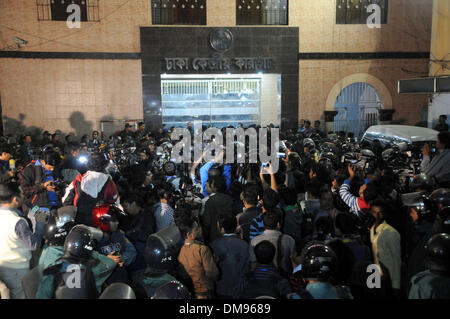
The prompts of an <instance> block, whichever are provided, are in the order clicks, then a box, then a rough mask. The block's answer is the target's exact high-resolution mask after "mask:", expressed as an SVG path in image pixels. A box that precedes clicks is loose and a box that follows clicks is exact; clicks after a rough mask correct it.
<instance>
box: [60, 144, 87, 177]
mask: <svg viewBox="0 0 450 319" xmlns="http://www.w3.org/2000/svg"><path fill="white" fill-rule="evenodd" d="M79 155H80V144H79V143H77V142H69V143H68V144H67V146H66V155H65V157H64V161H63V162H62V163H61V166H60V173H61V175H62V176H63V178H64V180H65V181H67V182H73V181H74V180H75V178H76V176H77V175H78V174H84V173H86V171H87V167H86V163H82V161H81V160H80V158H79ZM86 157H87V156H86ZM86 160H87V158H86Z"/></svg>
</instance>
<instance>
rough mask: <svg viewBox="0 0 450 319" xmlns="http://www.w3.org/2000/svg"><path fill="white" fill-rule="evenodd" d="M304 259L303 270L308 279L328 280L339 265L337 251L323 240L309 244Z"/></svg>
mask: <svg viewBox="0 0 450 319" xmlns="http://www.w3.org/2000/svg"><path fill="white" fill-rule="evenodd" d="M302 260H303V261H302V271H303V275H304V277H305V278H306V279H312V280H328V279H329V278H330V277H331V276H333V274H335V272H336V270H337V266H338V259H337V256H336V254H335V252H334V251H333V250H332V249H331V248H330V247H328V246H327V245H325V244H324V243H321V242H314V243H312V244H310V245H308V246H307V247H306V248H305V250H304V252H303V259H302Z"/></svg>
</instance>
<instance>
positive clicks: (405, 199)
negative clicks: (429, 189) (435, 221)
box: [401, 192, 433, 218]
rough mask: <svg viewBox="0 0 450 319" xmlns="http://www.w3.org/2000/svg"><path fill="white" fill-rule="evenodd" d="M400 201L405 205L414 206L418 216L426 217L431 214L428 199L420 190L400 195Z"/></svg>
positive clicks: (431, 209) (430, 205)
mask: <svg viewBox="0 0 450 319" xmlns="http://www.w3.org/2000/svg"><path fill="white" fill-rule="evenodd" d="M401 199H402V203H403V205H404V206H405V207H410V208H414V210H415V211H416V212H417V214H418V215H419V218H428V217H432V215H433V208H432V204H431V201H430V199H429V198H428V197H427V196H426V195H425V194H424V193H422V192H415V193H409V194H402V195H401Z"/></svg>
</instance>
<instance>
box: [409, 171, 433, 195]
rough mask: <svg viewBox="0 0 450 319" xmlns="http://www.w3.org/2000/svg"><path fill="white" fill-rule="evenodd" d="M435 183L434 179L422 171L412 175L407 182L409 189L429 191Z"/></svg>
mask: <svg viewBox="0 0 450 319" xmlns="http://www.w3.org/2000/svg"><path fill="white" fill-rule="evenodd" d="M435 185H436V184H435V182H434V180H433V179H432V178H431V177H430V176H428V175H426V174H423V173H422V174H419V175H416V176H414V177H413V179H412V180H411V181H410V183H409V189H410V190H411V191H417V190H423V191H426V192H431V191H432V190H433V188H434V187H435Z"/></svg>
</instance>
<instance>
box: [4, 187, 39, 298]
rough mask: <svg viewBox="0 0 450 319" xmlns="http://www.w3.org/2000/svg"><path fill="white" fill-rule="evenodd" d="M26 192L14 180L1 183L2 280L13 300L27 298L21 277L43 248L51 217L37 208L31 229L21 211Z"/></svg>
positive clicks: (28, 269)
mask: <svg viewBox="0 0 450 319" xmlns="http://www.w3.org/2000/svg"><path fill="white" fill-rule="evenodd" d="M23 201H24V197H23V193H22V192H21V190H20V189H19V187H18V185H17V184H15V183H5V184H0V205H1V206H0V281H3V282H4V283H5V284H6V286H7V287H8V289H9V290H10V293H11V299H24V298H25V294H24V291H23V287H22V278H23V277H24V276H25V275H26V274H27V273H28V272H29V271H30V260H31V253H32V252H33V251H38V250H39V249H40V248H41V244H42V236H43V234H44V226H45V223H46V221H47V218H48V216H47V215H46V213H45V212H42V211H38V212H37V213H36V214H35V216H34V218H35V220H36V228H35V231H34V232H32V230H31V229H30V226H29V225H28V222H27V220H26V219H25V216H24V214H23V213H22V212H21V211H20V210H19V209H20V207H21V206H22V203H23Z"/></svg>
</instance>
